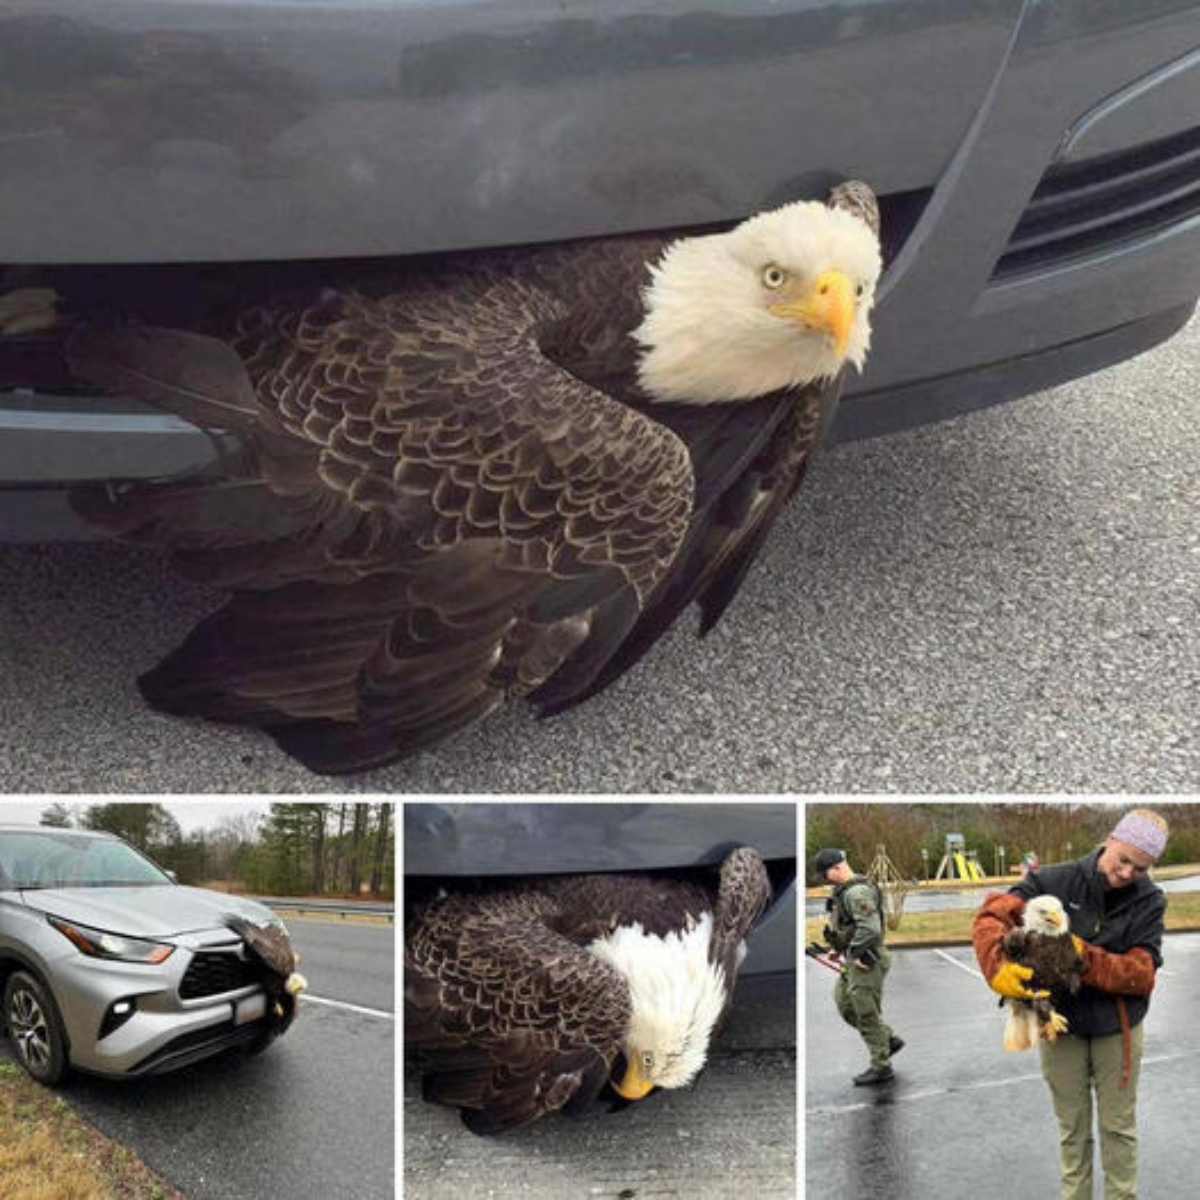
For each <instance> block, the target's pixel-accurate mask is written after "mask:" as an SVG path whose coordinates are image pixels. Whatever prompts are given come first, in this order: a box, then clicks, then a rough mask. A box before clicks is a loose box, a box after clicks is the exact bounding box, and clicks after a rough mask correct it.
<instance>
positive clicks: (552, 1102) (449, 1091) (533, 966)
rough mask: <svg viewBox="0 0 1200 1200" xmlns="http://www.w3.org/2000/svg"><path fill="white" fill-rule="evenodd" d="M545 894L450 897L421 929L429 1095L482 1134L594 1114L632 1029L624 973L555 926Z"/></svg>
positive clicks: (410, 1026) (415, 1002) (413, 939)
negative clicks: (568, 1112) (560, 1112)
mask: <svg viewBox="0 0 1200 1200" xmlns="http://www.w3.org/2000/svg"><path fill="white" fill-rule="evenodd" d="M544 901H545V897H542V896H537V895H535V894H534V893H515V894H513V893H508V894H501V895H494V894H493V895H490V896H482V897H473V896H447V897H443V898H441V899H438V900H434V901H431V902H430V903H428V904H427V905H426V906H425V907H424V908H422V909H421V910H420V911H419V912H418V913H417V914H416V916H415V917H414V919H413V920H412V921H411V922H409V924H408V928H407V930H406V946H405V990H404V1022H405V1025H404V1029H405V1041H406V1043H407V1044H409V1045H411V1046H412V1047H414V1048H415V1049H416V1050H417V1051H418V1056H419V1060H420V1062H421V1065H422V1067H423V1068H424V1070H425V1077H424V1085H423V1086H424V1094H425V1097H426V1099H428V1100H432V1101H435V1102H438V1103H442V1104H448V1105H452V1106H455V1107H457V1108H459V1109H461V1110H462V1115H463V1120H464V1122H465V1123H466V1124H467V1126H468V1127H469V1128H470V1129H472V1130H473V1131H474V1132H476V1133H499V1132H502V1131H503V1130H506V1129H512V1128H514V1127H516V1126H518V1125H524V1124H526V1123H528V1122H529V1121H533V1120H536V1119H537V1118H538V1117H540V1116H542V1115H543V1114H544V1113H546V1112H549V1111H552V1110H554V1109H560V1108H564V1107H566V1106H568V1105H569V1106H571V1107H582V1106H583V1105H585V1104H586V1103H587V1102H589V1101H590V1100H591V1099H593V1098H594V1097H595V1095H596V1094H597V1093H598V1092H599V1091H600V1089H601V1087H603V1085H604V1082H605V1080H606V1079H607V1078H608V1076H609V1072H610V1070H611V1067H612V1063H613V1060H614V1059H615V1058H616V1056H617V1053H618V1051H619V1049H620V1045H621V1039H622V1037H623V1036H624V1033H625V1031H626V1028H627V1026H628V1024H629V1016H630V998H629V989H628V986H627V984H626V983H625V980H624V979H623V977H622V976H621V975H620V973H619V972H618V971H617V970H616V969H615V968H613V967H612V966H610V965H609V964H607V963H604V962H601V961H600V960H599V959H597V958H595V957H594V956H593V955H591V954H589V953H587V951H585V950H584V949H582V948H581V947H580V946H579V945H577V944H575V943H574V942H572V941H570V940H569V939H568V938H566V937H564V936H563V935H562V934H561V933H558V932H557V931H555V930H554V929H552V928H551V927H550V925H549V924H548V923H547V921H546V916H547V913H548V911H549V910H548V909H547V908H545V907H543V906H542V905H543V902H544Z"/></svg>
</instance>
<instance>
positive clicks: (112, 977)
mask: <svg viewBox="0 0 1200 1200" xmlns="http://www.w3.org/2000/svg"><path fill="white" fill-rule="evenodd" d="M231 917H242V918H246V919H249V920H250V921H252V922H254V923H256V924H258V925H264V924H274V925H277V926H281V925H282V923H281V922H280V921H279V918H278V917H276V916H275V915H274V913H272V912H271V911H270V909H268V908H266V907H264V906H263V905H261V904H256V903H255V902H254V901H252V900H246V899H242V898H239V897H236V896H227V895H224V894H222V893H219V892H211V891H205V890H203V889H200V888H192V887H182V886H180V885H179V884H177V883H175V881H174V880H173V879H172V878H171V877H170V876H169V875H167V874H166V873H165V872H163V871H162V870H160V869H159V868H158V867H156V866H155V865H154V864H153V863H152V862H151V861H150V860H149V859H147V858H146V857H145V856H144V855H142V854H141V853H139V852H138V851H137V850H135V849H134V848H133V847H132V846H130V845H129V844H128V843H127V842H125V841H123V840H122V839H121V838H119V837H115V836H113V835H112V834H107V833H91V832H83V831H80V830H69V829H51V828H46V827H40V826H30V825H0V990H2V992H3V998H4V1008H3V1024H4V1027H5V1028H6V1029H7V1031H8V1036H9V1038H10V1039H11V1041H12V1043H13V1046H14V1048H15V1050H16V1054H17V1058H18V1059H19V1061H20V1063H21V1065H22V1066H23V1067H24V1068H25V1069H26V1070H27V1071H28V1072H29V1074H30V1075H32V1076H33V1077H34V1078H35V1079H38V1080H40V1081H41V1082H43V1083H54V1082H57V1080H59V1079H60V1078H61V1077H62V1075H63V1074H64V1073H65V1072H66V1071H67V1069H68V1068H69V1067H72V1066H73V1067H77V1068H79V1069H80V1070H85V1071H89V1072H96V1073H99V1074H103V1075H115V1076H136V1075H151V1074H157V1073H159V1072H162V1071H169V1070H174V1069H175V1068H176V1067H181V1066H184V1065H185V1064H187V1063H191V1062H194V1061H196V1060H197V1059H201V1058H205V1057H207V1056H208V1055H210V1054H216V1053H219V1052H220V1051H223V1050H226V1049H229V1048H230V1047H233V1046H244V1047H246V1048H248V1049H251V1050H257V1049H262V1048H263V1047H264V1046H265V1045H266V1044H267V1043H268V1042H270V1040H271V1038H272V1033H273V1029H272V1026H271V1024H270V1023H269V1021H268V1019H267V1018H268V1014H267V993H266V991H265V990H264V986H263V967H262V966H261V964H260V963H258V962H257V961H256V960H254V959H253V958H252V957H249V956H248V955H247V953H246V949H245V946H244V944H243V942H242V939H241V938H240V937H239V936H238V935H237V934H235V933H233V932H232V931H231V930H230V929H229V928H228V926H227V925H226V923H225V922H226V921H227V920H228V919H229V918H231Z"/></svg>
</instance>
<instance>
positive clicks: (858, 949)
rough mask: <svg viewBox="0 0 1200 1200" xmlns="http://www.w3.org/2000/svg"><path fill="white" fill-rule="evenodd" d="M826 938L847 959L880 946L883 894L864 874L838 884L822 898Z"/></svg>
mask: <svg viewBox="0 0 1200 1200" xmlns="http://www.w3.org/2000/svg"><path fill="white" fill-rule="evenodd" d="M825 911H826V913H827V914H828V916H829V924H828V925H826V927H825V940H826V941H827V942H828V943H829V944H830V945H831V946H832V947H833V948H834V949H835V950H838V951H840V952H841V953H842V954H843V955H845V957H846V958H848V959H854V958H859V957H861V955H862V954H863V953H864V952H865V951H868V950H878V949H879V947H880V946H882V945H883V894H882V893H881V892H880V890H879V887H878V885H877V884H875V882H874V881H873V880H871V879H868V878H867V877H866V876H865V875H855V876H854V877H853V878H852V879H847V880H846V882H845V883H839V884H838V885H837V887H835V888H834V889H833V892H832V893H831V894H830V896H829V899H828V900H826V901H825Z"/></svg>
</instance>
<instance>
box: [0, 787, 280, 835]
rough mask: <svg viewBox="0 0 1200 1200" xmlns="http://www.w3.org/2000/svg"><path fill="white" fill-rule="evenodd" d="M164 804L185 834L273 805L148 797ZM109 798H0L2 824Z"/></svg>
mask: <svg viewBox="0 0 1200 1200" xmlns="http://www.w3.org/2000/svg"><path fill="white" fill-rule="evenodd" d="M150 799H153V801H154V802H155V803H157V804H161V805H162V806H163V808H165V809H166V810H167V811H168V812H169V813H170V814H171V815H172V816H173V817H174V818H175V820H177V821H178V822H179V827H180V828H181V829H182V830H183V832H184V833H190V832H191V831H192V830H193V829H211V828H212V827H213V826H214V825H217V824H219V823H220V821H221V820H222V819H223V818H224V817H228V816H237V815H238V814H240V813H245V812H259V813H265V812H266V811H267V809H268V808H269V807H270V805H269V802H268V801H265V800H262V799H261V798H259V797H255V796H252V797H250V798H249V799H248V800H176V799H170V800H165V799H163V798H162V797H158V796H155V797H147V800H150ZM112 802H113V801H112V799H111V797H108V796H89V797H87V798H86V799H84V800H82V801H78V800H76V799H75V798H74V797H72V796H46V797H44V798H43V799H40V800H5V799H3V798H0V821H17V822H20V823H21V824H26V823H27V824H30V825H36V824H37V822H38V817H40V816H41V815H42V813H43V812H45V811H46V809H47V808H49V807H50V805H51V804H55V803H59V804H66V805H67V806H68V807H69V808H71V809H72V810H73V811H75V810H77V811H79V812H82V811H83V809H85V808H86V807H87V805H88V804H109V803H112Z"/></svg>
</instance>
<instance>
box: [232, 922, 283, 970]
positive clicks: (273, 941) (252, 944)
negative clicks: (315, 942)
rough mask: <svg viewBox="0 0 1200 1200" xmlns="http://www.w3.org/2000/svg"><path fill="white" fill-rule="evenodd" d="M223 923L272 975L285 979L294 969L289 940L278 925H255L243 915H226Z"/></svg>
mask: <svg viewBox="0 0 1200 1200" xmlns="http://www.w3.org/2000/svg"><path fill="white" fill-rule="evenodd" d="M225 925H226V927H227V928H229V929H232V930H233V932H234V933H236V934H237V935H238V937H240V938H241V939H242V941H243V942H245V943H246V949H247V951H248V952H249V953H250V954H251V955H252V956H253V957H254V958H256V959H258V961H259V962H261V963H262V964H263V966H265V967H266V968H267V970H268V971H270V972H271V973H272V974H273V975H277V976H278V977H279V978H280V979H284V980H286V979H287V978H288V976H290V975H291V974H292V972H293V971H295V969H296V953H295V951H294V950H293V949H292V943H291V940H290V939H289V938H288V935H287V934H286V933H284V932H283V930H282V929H280V928H279V926H278V925H256V924H255V923H254V922H253V921H248V920H246V919H245V918H244V917H234V916H231V917H226V919H225Z"/></svg>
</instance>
